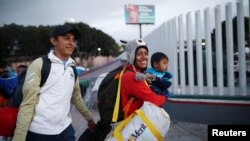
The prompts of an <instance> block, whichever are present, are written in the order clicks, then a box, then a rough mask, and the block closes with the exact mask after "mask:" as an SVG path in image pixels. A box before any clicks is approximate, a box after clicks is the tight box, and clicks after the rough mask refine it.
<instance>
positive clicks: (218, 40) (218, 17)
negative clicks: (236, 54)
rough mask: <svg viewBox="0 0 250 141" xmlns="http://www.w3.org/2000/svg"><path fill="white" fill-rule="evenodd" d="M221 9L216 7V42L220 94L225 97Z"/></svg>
mask: <svg viewBox="0 0 250 141" xmlns="http://www.w3.org/2000/svg"><path fill="white" fill-rule="evenodd" d="M221 33H222V32H221V7H220V5H218V6H216V7H215V41H216V72H217V87H218V94H219V95H223V87H224V82H223V79H224V77H223V63H222V57H223V54H222V34H221Z"/></svg>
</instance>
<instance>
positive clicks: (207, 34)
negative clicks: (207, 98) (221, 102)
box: [204, 8, 214, 95]
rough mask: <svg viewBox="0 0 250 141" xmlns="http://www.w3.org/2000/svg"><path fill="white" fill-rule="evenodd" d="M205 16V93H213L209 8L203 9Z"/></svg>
mask: <svg viewBox="0 0 250 141" xmlns="http://www.w3.org/2000/svg"><path fill="white" fill-rule="evenodd" d="M204 17H205V47H206V71H207V87H208V91H207V93H208V94H210V95H213V85H214V83H213V60H212V45H211V44H212V43H211V18H210V9H209V8H206V9H205V11H204Z"/></svg>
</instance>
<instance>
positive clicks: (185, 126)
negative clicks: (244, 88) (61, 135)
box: [0, 107, 207, 141]
mask: <svg viewBox="0 0 250 141" xmlns="http://www.w3.org/2000/svg"><path fill="white" fill-rule="evenodd" d="M71 113H72V118H73V126H74V128H75V136H76V138H77V139H78V138H79V137H80V135H81V134H82V132H83V131H84V130H85V129H86V127H87V126H86V125H87V123H86V121H85V119H84V118H83V117H82V116H81V115H80V114H79V112H78V111H77V110H75V108H74V107H72V110H71ZM91 113H92V114H93V116H94V120H95V121H98V120H99V114H98V112H97V111H96V110H91ZM0 141H4V140H3V139H2V138H1V137H0ZM164 141H207V125H206V124H198V123H189V122H178V121H171V125H170V129H169V132H168V134H167V136H166V137H165V140H164Z"/></svg>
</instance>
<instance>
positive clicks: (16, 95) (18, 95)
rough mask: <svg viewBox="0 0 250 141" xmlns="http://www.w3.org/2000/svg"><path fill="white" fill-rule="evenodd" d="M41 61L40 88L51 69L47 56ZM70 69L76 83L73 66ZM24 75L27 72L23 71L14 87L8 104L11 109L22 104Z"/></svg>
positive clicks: (75, 72)
mask: <svg viewBox="0 0 250 141" xmlns="http://www.w3.org/2000/svg"><path fill="white" fill-rule="evenodd" d="M42 59H43V64H42V69H41V82H40V87H42V86H43V85H44V83H45V82H46V80H47V78H48V76H49V73H50V69H51V61H50V59H49V58H48V55H46V56H43V57H42ZM71 67H72V68H73V71H74V75H75V81H76V79H77V71H76V68H75V66H71ZM26 73H27V70H24V71H23V72H22V73H21V74H20V76H19V79H18V82H17V85H16V87H15V89H14V91H13V94H12V101H11V104H10V106H11V107H19V106H20V104H21V102H22V99H23V84H24V80H25V77H26Z"/></svg>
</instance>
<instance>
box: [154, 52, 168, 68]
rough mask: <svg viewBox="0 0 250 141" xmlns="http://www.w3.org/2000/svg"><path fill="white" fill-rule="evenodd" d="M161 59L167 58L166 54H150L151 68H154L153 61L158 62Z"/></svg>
mask: <svg viewBox="0 0 250 141" xmlns="http://www.w3.org/2000/svg"><path fill="white" fill-rule="evenodd" d="M162 59H167V60H168V56H167V55H166V54H164V53H162V52H156V53H154V54H153V55H152V56H151V60H150V63H151V66H152V68H154V63H159V62H160V61H161V60H162Z"/></svg>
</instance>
